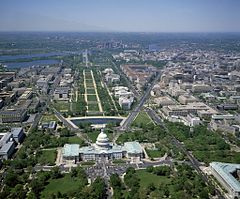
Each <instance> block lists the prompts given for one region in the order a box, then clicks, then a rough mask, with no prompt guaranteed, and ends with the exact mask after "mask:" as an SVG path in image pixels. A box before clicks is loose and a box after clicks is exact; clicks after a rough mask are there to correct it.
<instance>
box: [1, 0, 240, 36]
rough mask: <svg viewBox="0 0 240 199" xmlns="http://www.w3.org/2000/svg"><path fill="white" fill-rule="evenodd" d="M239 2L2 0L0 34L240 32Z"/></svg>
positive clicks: (201, 0)
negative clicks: (15, 32) (5, 32)
mask: <svg viewBox="0 0 240 199" xmlns="http://www.w3.org/2000/svg"><path fill="white" fill-rule="evenodd" d="M239 8H240V0H1V1H0V31H101V32H112V31H114V32H240V11H239Z"/></svg>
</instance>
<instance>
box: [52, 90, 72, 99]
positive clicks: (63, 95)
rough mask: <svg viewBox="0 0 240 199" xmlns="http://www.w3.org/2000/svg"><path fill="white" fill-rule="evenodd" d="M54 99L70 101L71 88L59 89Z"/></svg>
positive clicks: (54, 94)
mask: <svg viewBox="0 0 240 199" xmlns="http://www.w3.org/2000/svg"><path fill="white" fill-rule="evenodd" d="M53 98H54V99H55V100H63V101H68V100H69V98H70V88H69V87H57V88H56V89H55V91H54V93H53Z"/></svg>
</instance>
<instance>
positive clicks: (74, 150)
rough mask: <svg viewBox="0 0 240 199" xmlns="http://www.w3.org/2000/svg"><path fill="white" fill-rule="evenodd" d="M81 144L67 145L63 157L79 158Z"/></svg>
mask: <svg viewBox="0 0 240 199" xmlns="http://www.w3.org/2000/svg"><path fill="white" fill-rule="evenodd" d="M78 155H79V144H65V145H64V148H63V156H69V157H71V156H78Z"/></svg>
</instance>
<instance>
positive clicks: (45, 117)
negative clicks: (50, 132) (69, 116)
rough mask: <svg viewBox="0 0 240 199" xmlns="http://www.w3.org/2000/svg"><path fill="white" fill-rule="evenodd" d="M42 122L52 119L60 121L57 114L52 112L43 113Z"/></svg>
mask: <svg viewBox="0 0 240 199" xmlns="http://www.w3.org/2000/svg"><path fill="white" fill-rule="evenodd" d="M41 121H42V122H50V121H58V119H57V118H56V116H55V115H53V114H50V115H43V116H42V120H41Z"/></svg>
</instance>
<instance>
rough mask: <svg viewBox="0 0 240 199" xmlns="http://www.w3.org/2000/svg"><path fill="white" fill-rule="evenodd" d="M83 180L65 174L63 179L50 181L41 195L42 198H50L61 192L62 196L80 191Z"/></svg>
mask: <svg viewBox="0 0 240 199" xmlns="http://www.w3.org/2000/svg"><path fill="white" fill-rule="evenodd" d="M80 183H81V180H80V179H78V178H71V176H70V175H69V174H65V176H64V177H63V178H59V179H53V180H50V182H49V184H48V185H47V186H46V187H45V189H44V190H43V191H42V193H41V198H45V199H47V198H49V196H50V195H51V194H52V193H57V192H61V193H62V194H64V193H67V192H70V191H75V190H77V189H78V187H79V184H80Z"/></svg>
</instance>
